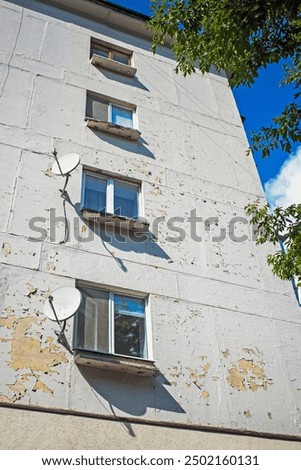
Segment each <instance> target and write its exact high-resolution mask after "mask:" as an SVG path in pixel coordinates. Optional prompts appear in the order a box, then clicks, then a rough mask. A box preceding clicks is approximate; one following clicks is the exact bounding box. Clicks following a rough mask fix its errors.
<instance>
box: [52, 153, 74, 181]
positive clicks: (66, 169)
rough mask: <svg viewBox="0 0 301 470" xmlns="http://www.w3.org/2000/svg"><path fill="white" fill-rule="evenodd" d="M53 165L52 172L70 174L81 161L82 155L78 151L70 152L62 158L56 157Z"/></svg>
mask: <svg viewBox="0 0 301 470" xmlns="http://www.w3.org/2000/svg"><path fill="white" fill-rule="evenodd" d="M54 155H55V162H54V164H53V165H52V170H51V171H52V173H54V174H55V175H59V176H68V175H69V173H71V172H72V171H73V170H75V168H76V167H77V166H78V165H79V163H80V156H79V155H78V154H77V153H68V154H67V155H63V156H62V157H60V158H57V157H56V154H54Z"/></svg>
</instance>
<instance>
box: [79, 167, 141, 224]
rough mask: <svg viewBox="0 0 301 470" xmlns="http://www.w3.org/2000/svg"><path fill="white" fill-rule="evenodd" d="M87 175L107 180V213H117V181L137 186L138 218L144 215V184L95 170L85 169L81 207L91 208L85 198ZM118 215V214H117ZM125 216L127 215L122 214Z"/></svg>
mask: <svg viewBox="0 0 301 470" xmlns="http://www.w3.org/2000/svg"><path fill="white" fill-rule="evenodd" d="M86 176H92V177H93V178H98V179H100V180H102V181H105V182H106V208H105V212H106V213H107V214H115V213H114V194H115V193H114V185H115V181H116V182H118V183H119V182H121V183H125V184H127V185H129V186H135V187H136V188H137V208H138V214H137V218H140V217H143V204H142V184H141V183H138V182H133V181H128V180H126V179H121V178H115V177H112V176H107V175H103V174H99V173H94V172H93V171H85V170H84V171H83V180H82V181H83V182H82V195H81V209H87V210H89V207H85V205H84V200H85V190H86ZM115 215H116V216H117V217H118V214H115ZM120 217H125V216H122V215H121V216H120Z"/></svg>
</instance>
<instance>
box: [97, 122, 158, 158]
mask: <svg viewBox="0 0 301 470" xmlns="http://www.w3.org/2000/svg"><path fill="white" fill-rule="evenodd" d="M88 130H89V131H91V132H93V133H94V134H95V136H96V137H98V138H99V139H100V140H102V141H103V142H106V143H107V144H110V145H112V146H114V147H119V148H120V149H122V150H126V151H127V152H132V153H136V154H137V155H139V156H140V157H141V156H143V157H148V158H153V159H155V156H154V154H153V153H152V152H151V151H150V150H149V148H148V143H147V142H146V141H145V140H144V139H143V138H142V137H141V136H140V137H139V139H138V140H137V141H131V140H127V139H124V138H123V137H115V136H114V135H111V134H107V133H106V132H102V131H98V130H95V129H92V128H88Z"/></svg>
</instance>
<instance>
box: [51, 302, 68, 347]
mask: <svg viewBox="0 0 301 470" xmlns="http://www.w3.org/2000/svg"><path fill="white" fill-rule="evenodd" d="M48 301H49V304H50V306H51V309H52V311H53V314H54V316H55V319H56V322H57V324H58V325H59V327H60V332H59V333H57V336H58V338H57V340H58V342H59V343H61V344H64V343H65V342H66V338H65V335H64V332H65V329H66V324H67V321H66V320H64V321H63V322H60V321H59V319H58V317H57V314H56V311H55V308H54V305H53V297H52V295H50V296H49V297H48Z"/></svg>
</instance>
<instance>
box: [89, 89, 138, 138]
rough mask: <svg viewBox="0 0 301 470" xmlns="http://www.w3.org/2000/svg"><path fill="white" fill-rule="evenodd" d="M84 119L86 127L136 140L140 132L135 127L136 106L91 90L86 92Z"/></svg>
mask: <svg viewBox="0 0 301 470" xmlns="http://www.w3.org/2000/svg"><path fill="white" fill-rule="evenodd" d="M86 121H87V125H88V127H92V128H97V129H99V130H102V131H106V132H110V133H112V134H117V135H120V136H122V137H127V138H130V139H132V140H137V139H138V138H139V136H140V132H139V131H138V129H137V115H136V107H135V106H134V105H131V104H129V103H123V102H120V101H118V100H112V101H110V99H109V98H106V97H103V96H102V95H97V94H95V93H92V92H88V94H87V106H86Z"/></svg>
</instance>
